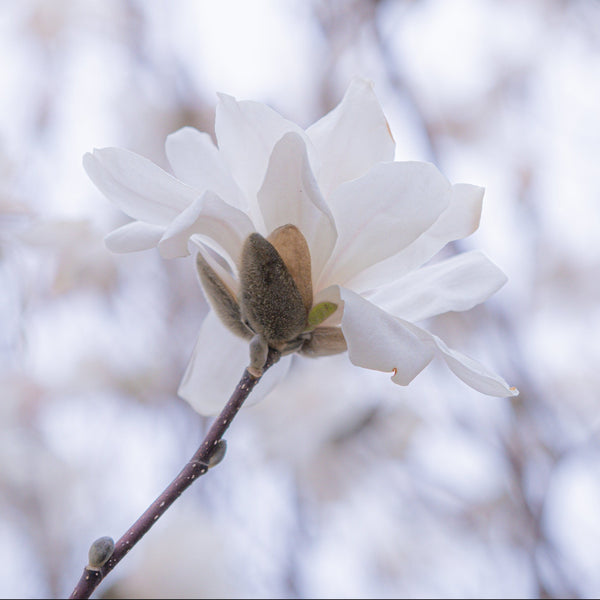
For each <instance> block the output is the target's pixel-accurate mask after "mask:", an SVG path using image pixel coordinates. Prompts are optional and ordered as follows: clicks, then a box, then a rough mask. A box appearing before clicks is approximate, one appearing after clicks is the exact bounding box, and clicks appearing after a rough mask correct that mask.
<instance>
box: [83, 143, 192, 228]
mask: <svg viewBox="0 0 600 600" xmlns="http://www.w3.org/2000/svg"><path fill="white" fill-rule="evenodd" d="M83 166H84V168H85V170H86V171H87V174H88V175H89V177H90V179H91V180H92V181H93V182H94V184H95V185H96V187H97V188H98V189H99V190H100V191H101V192H102V193H103V194H104V195H105V196H106V197H107V198H108V199H109V200H112V201H113V202H114V203H115V204H116V205H117V206H118V207H119V208H120V209H121V210H122V211H123V212H124V213H125V214H127V215H129V216H130V217H132V218H134V219H137V220H139V221H146V222H147V223H152V224H154V225H167V224H168V223H170V221H172V220H173V219H174V218H175V216H177V215H178V214H179V213H180V212H181V211H182V210H184V209H185V208H186V207H187V206H188V205H189V204H191V202H192V201H193V200H195V199H196V198H197V197H198V192H197V191H196V190H194V188H191V187H190V186H187V185H185V184H184V183H182V182H181V181H178V180H177V179H175V178H174V177H173V176H172V175H169V174H168V173H167V172H166V171H164V170H163V169H161V168H160V167H159V166H158V165H155V164H154V163H153V162H152V161H150V160H148V159H147V158H144V157H143V156H139V155H138V154H135V153H134V152H130V151H129V150H124V149H123V148H102V149H95V150H94V153H93V154H90V153H87V154H85V155H84V157H83Z"/></svg>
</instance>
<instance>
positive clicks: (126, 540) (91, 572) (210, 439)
mask: <svg viewBox="0 0 600 600" xmlns="http://www.w3.org/2000/svg"><path fill="white" fill-rule="evenodd" d="M279 356H280V355H279V352H277V351H276V350H273V349H270V350H269V355H268V358H267V362H266V364H265V366H264V368H263V374H264V372H265V371H266V370H267V369H268V368H269V367H271V366H272V365H273V364H275V363H276V362H277V361H278V360H279ZM259 380H260V377H254V376H253V375H251V374H250V373H249V372H248V371H247V370H246V371H244V374H243V376H242V378H241V379H240V382H239V383H238V384H237V386H236V388H235V390H234V392H233V394H232V395H231V398H229V401H228V402H227V404H226V405H225V408H224V409H223V410H222V411H221V413H220V414H219V416H218V417H217V418H216V419H215V421H214V423H213V424H212V426H211V428H210V430H209V431H208V433H207V434H206V437H205V438H204V440H203V442H202V443H201V444H200V447H199V448H198V450H197V451H196V453H195V454H194V456H192V458H191V459H190V460H189V462H188V463H187V464H186V465H185V467H183V469H182V470H181V472H180V473H179V475H177V477H176V478H175V479H174V480H173V481H172V482H171V483H170V484H169V486H168V487H167V488H166V489H165V490H164V492H163V493H162V494H161V495H160V496H159V497H158V498H157V499H156V500H155V501H154V502H153V503H152V504H151V505H150V506H149V507H148V508H147V509H146V511H145V512H144V513H143V514H142V515H141V516H140V517H139V519H138V520H137V521H136V522H135V523H134V524H133V525H132V526H131V527H130V528H129V529H128V530H127V532H126V533H125V534H123V535H122V536H121V538H120V539H119V540H118V541H117V543H116V544H115V548H114V551H113V553H112V555H111V557H110V558H109V559H108V561H107V562H106V563H105V564H104V565H103V566H102V567H99V568H91V567H90V566H89V565H88V566H86V567H85V568H84V570H83V573H82V575H81V578H80V579H79V582H78V583H77V585H76V586H75V589H74V590H73V592H72V593H71V595H70V596H69V598H89V597H90V596H91V594H92V592H93V591H94V590H95V589H96V587H98V585H99V584H100V582H101V581H102V580H103V579H104V578H105V577H106V576H107V575H108V574H109V573H110V572H111V571H112V570H113V569H114V568H115V567H116V565H117V564H118V563H119V562H120V561H121V559H122V558H124V557H125V555H126V554H127V553H128V552H129V551H130V550H131V549H132V548H133V547H134V546H135V544H137V543H138V542H139V541H140V540H141V539H142V537H143V536H144V535H145V534H146V533H147V532H148V531H149V530H150V528H151V527H152V525H154V523H156V521H158V519H159V517H160V516H161V515H162V514H163V513H164V512H165V511H166V510H167V509H168V508H169V506H171V504H173V502H175V500H177V498H179V496H181V494H182V493H183V492H184V491H185V490H186V489H187V488H188V487H189V486H190V485H191V484H192V483H193V482H194V481H195V480H196V479H197V478H198V477H200V476H201V475H204V474H205V473H206V472H207V471H208V468H209V460H210V458H211V456H212V454H213V453H214V452H215V449H216V448H217V445H218V443H219V441H220V440H221V439H222V438H223V435H224V434H225V431H226V430H227V428H228V427H229V425H230V424H231V421H232V420H233V418H234V417H235V415H236V414H237V413H238V411H239V410H240V408H241V407H242V404H243V403H244V401H245V400H246V398H247V397H248V396H249V395H250V392H251V391H252V390H253V389H254V386H255V385H256V384H257V383H258V382H259Z"/></svg>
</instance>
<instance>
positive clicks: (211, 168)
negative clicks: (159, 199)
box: [165, 127, 247, 210]
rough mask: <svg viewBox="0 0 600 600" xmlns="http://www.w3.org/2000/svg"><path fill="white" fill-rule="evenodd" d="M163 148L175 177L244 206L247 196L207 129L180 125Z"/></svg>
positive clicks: (200, 189) (201, 190) (238, 206)
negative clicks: (237, 183)
mask: <svg viewBox="0 0 600 600" xmlns="http://www.w3.org/2000/svg"><path fill="white" fill-rule="evenodd" d="M165 151H166V154H167V158H168V159H169V163H170V165H171V167H172V169H173V173H175V176H176V177H177V178H178V179H180V180H181V181H183V182H184V183H187V184H188V185H191V186H192V187H194V188H196V189H197V190H199V192H204V191H205V190H212V191H213V192H215V194H217V195H218V196H220V197H221V198H223V200H225V201H226V202H227V203H228V204H231V205H232V206H235V207H236V208H240V209H242V210H246V208H247V207H246V200H245V199H244V197H243V195H242V192H241V191H240V189H239V188H238V186H237V185H236V183H235V181H234V180H233V178H232V177H231V175H230V173H229V171H228V170H227V168H226V166H225V163H224V162H223V159H222V157H221V155H220V154H219V150H218V149H217V147H216V146H215V145H214V143H213V141H212V139H211V137H210V135H208V133H204V132H201V131H198V130H197V129H194V128H193V127H182V128H181V129H178V130H177V131H175V132H174V133H172V134H171V135H169V136H167V141H166V143H165Z"/></svg>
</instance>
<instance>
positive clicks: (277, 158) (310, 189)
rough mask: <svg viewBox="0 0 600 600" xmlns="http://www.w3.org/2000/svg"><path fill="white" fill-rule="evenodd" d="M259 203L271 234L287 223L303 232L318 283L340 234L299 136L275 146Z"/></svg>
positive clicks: (294, 135)
mask: <svg viewBox="0 0 600 600" xmlns="http://www.w3.org/2000/svg"><path fill="white" fill-rule="evenodd" d="M258 202H259V205H260V209H261V211H262V215H263V219H264V223H265V227H266V229H267V232H271V231H273V230H274V229H276V228H277V227H280V226H282V225H287V224H292V225H296V227H298V229H300V231H301V232H302V234H303V235H304V237H305V238H306V241H307V243H308V247H309V248H310V254H311V263H312V280H313V281H317V280H318V276H319V275H320V274H321V270H322V269H323V266H324V265H325V262H326V261H327V259H328V258H329V256H330V254H331V251H332V250H333V247H334V245H335V240H336V237H337V234H336V230H335V224H334V222H333V216H332V215H331V212H330V211H329V208H328V207H327V205H326V204H325V202H324V200H323V197H322V196H321V192H320V191H319V188H318V186H317V183H316V181H315V178H314V176H313V173H312V170H311V168H310V164H309V160H308V154H307V152H306V145H305V143H304V140H303V139H302V138H301V137H300V136H299V135H298V134H297V133H293V132H292V133H286V134H285V135H284V136H283V137H282V138H281V139H280V140H279V141H278V142H277V144H275V148H274V149H273V153H272V154H271V158H270V160H269V167H268V169H267V174H266V176H265V181H264V183H263V185H262V187H261V189H260V191H259V192H258Z"/></svg>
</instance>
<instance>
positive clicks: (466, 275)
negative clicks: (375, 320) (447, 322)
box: [368, 250, 506, 321]
mask: <svg viewBox="0 0 600 600" xmlns="http://www.w3.org/2000/svg"><path fill="white" fill-rule="evenodd" d="M505 283H506V275H505V274H504V273H503V272H502V271H501V270H500V269H499V268H498V267H497V266H496V265H495V264H494V263H493V262H492V261H491V260H489V258H487V257H486V256H485V255H484V254H483V252H480V251H478V250H474V251H471V252H465V253H463V254H459V255H458V256H454V257H452V258H449V259H447V260H444V261H441V262H439V263H437V264H434V265H429V266H427V267H422V268H421V269H418V270H416V271H413V272H412V273H409V274H408V275H405V276H404V277H403V278H402V279H399V280H398V281H396V282H394V283H393V284H391V285H387V286H384V287H381V288H379V289H378V290H376V291H375V292H374V293H373V294H372V295H370V296H369V297H368V298H369V300H370V301H371V302H373V303H375V304H377V306H380V307H381V308H383V309H384V310H386V311H389V312H390V313H392V314H394V315H396V316H398V317H401V318H402V319H406V320H407V321H421V320H422V319H427V318H429V317H433V316H434V315H440V314H442V313H445V312H448V311H451V310H454V311H463V310H469V309H470V308H473V307H474V306H476V305H477V304H480V303H481V302H483V301H484V300H487V299H488V298H489V297H490V296H491V295H492V294H494V293H495V292H497V291H498V290H499V289H500V288H501V287H502V286H503V285H504V284H505Z"/></svg>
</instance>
